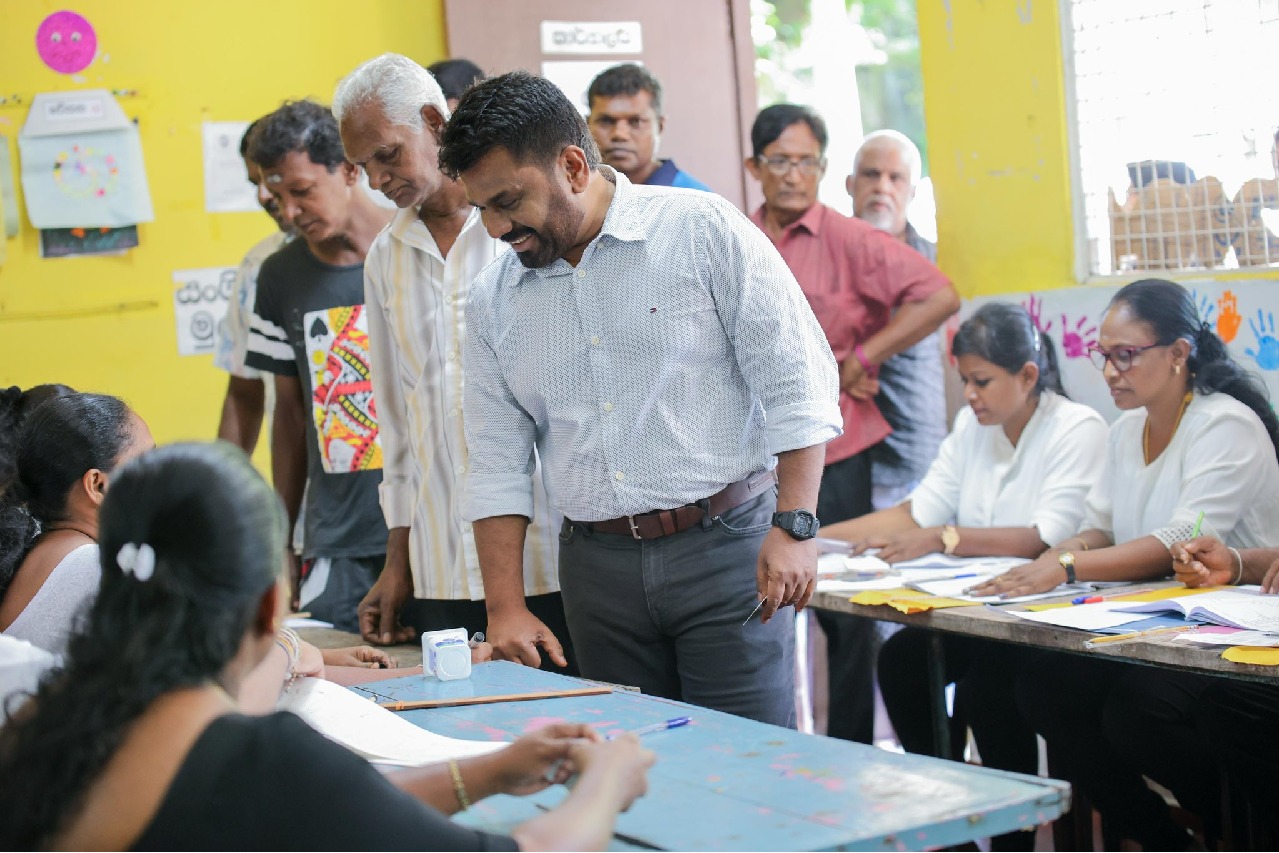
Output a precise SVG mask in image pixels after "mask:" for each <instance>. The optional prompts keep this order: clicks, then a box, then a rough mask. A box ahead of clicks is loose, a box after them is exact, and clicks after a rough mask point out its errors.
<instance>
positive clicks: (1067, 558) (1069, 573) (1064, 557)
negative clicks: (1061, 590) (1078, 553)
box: [1057, 551, 1075, 583]
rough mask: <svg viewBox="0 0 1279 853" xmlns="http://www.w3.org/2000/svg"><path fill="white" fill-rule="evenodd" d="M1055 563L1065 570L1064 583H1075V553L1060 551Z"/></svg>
mask: <svg viewBox="0 0 1279 853" xmlns="http://www.w3.org/2000/svg"><path fill="white" fill-rule="evenodd" d="M1057 565H1059V566H1061V567H1062V568H1063V569H1065V570H1066V583H1075V555H1074V554H1072V553H1071V552H1069V551H1062V552H1061V553H1060V554H1058V555H1057Z"/></svg>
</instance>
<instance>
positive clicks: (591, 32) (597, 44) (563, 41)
mask: <svg viewBox="0 0 1279 853" xmlns="http://www.w3.org/2000/svg"><path fill="white" fill-rule="evenodd" d="M643 52H644V40H643V32H642V29H641V27H640V24H639V21H543V22H542V53H592V54H600V53H616V54H636V53H643Z"/></svg>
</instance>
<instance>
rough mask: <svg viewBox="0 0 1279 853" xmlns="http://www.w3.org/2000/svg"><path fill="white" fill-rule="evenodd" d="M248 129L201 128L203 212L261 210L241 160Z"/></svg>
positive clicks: (212, 124)
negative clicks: (243, 140) (202, 146)
mask: <svg viewBox="0 0 1279 853" xmlns="http://www.w3.org/2000/svg"><path fill="white" fill-rule="evenodd" d="M248 129H249V123H248V122H247V121H206V122H204V124H202V125H201V126H200V130H201V135H202V136H203V137H204V209H205V210H207V211H208V212H209V213H252V212H254V211H258V210H261V209H262V208H261V206H260V205H259V204H258V190H257V187H256V186H254V185H253V184H252V183H251V182H250V181H249V173H248V170H246V169H245V168H244V160H243V159H242V158H241V157H240V139H241V138H242V137H243V136H244V132H245V131H246V130H248ZM379 195H381V193H379Z"/></svg>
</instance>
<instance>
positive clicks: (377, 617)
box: [356, 553, 416, 646]
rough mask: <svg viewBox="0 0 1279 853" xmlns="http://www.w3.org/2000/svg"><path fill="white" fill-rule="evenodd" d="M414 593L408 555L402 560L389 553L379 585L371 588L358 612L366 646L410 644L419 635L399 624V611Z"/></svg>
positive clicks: (402, 557) (401, 557) (401, 556)
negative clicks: (372, 644) (374, 644)
mask: <svg viewBox="0 0 1279 853" xmlns="http://www.w3.org/2000/svg"><path fill="white" fill-rule="evenodd" d="M412 594H413V577H412V574H411V573H410V571H409V563H408V555H407V554H402V555H400V557H399V558H397V557H395V556H393V555H392V554H391V553H388V554H387V557H386V565H385V566H383V567H382V574H380V575H378V579H377V582H376V583H374V584H373V586H372V587H371V588H370V589H369V591H368V593H367V594H366V595H365V596H364V600H363V601H361V602H360V606H359V607H358V608H357V610H356V612H357V613H358V614H359V618H360V636H362V637H363V638H364V641H365V642H366V643H376V644H377V645H380V646H390V645H394V644H396V643H407V642H408V641H409V640H412V639H413V636H414V634H415V633H416V632H415V631H414V630H413V629H412V628H406V627H404V626H402V625H401V624H400V608H401V607H403V606H404V602H406V601H408V600H409V597H410V596H411V595H412Z"/></svg>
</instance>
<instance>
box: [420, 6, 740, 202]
mask: <svg viewBox="0 0 1279 853" xmlns="http://www.w3.org/2000/svg"><path fill="white" fill-rule="evenodd" d="M445 16H446V19H447V22H448V41H449V52H450V53H451V54H452V55H453V56H464V57H466V58H467V59H470V60H471V61H473V62H475V63H477V64H479V65H480V67H482V68H483V69H484V70H485V71H486V72H488V73H489V74H501V73H504V72H506V71H512V70H515V69H517V68H522V69H524V70H526V71H530V72H532V73H534V74H541V73H542V70H543V63H545V62H555V63H561V62H571V63H581V65H578V66H576V68H574V66H563V65H561V66H558V68H559V72H560V77H561V78H564V77H565V76H566V75H565V72H567V76H569V77H571V76H572V73H573V72H574V71H575V70H576V71H578V72H579V76H580V77H582V78H583V79H587V81H588V82H589V76H590V73H591V72H592V71H593V69H595V68H600V69H602V68H603V67H605V65H611V64H615V63H618V62H641V63H643V64H644V66H645V67H646V68H648V69H649V70H650V71H651V72H653V74H654V75H656V77H657V79H658V80H660V81H661V83H662V96H663V112H664V113H665V115H666V131H665V133H663V134H662V141H661V148H660V150H659V151H658V155H659V156H661V157H672V158H674V159H675V162H676V163H678V164H679V166H680V168H681V169H683V170H684V171H686V172H688V173H689V174H691V175H693V176H694V177H696V178H698V179H699V180H701V181H702V182H703V183H706V184H708V185H709V186H710V187H711V188H712V189H714V190H715V191H716V192H718V193H720V194H721V195H723V196H724V197H725V198H727V199H729V200H730V201H732V202H733V203H734V204H736V205H737V206H738V207H743V208H744V207H745V203H746V201H747V198H748V196H747V181H746V175H745V173H744V171H743V169H742V160H743V159H744V158H745V157H746V155H747V153H748V152H749V150H750V123H751V122H752V121H753V120H754V118H755V77H754V56H755V50H754V46H753V45H752V44H751V37H750V8H749V0H644V2H642V3H640V2H634V0H532V2H530V0H445ZM543 21H561V22H580V23H591V24H594V23H602V22H635V23H638V24H639V42H640V48H641V49H640V51H639V52H638V53H636V52H625V53H620V52H612V51H613V50H617V49H618V48H620V49H622V50H629V49H633V46H634V42H633V41H632V40H631V38H630V36H631V34H633V32H634V31H633V30H628V31H627V33H626V35H625V36H623V37H622V38H621V39H594V38H584V39H582V44H583V45H584V46H583V47H582V48H581V50H582V52H573V53H558V52H543V49H542V48H543V44H542V22H543ZM619 42H622V43H620V44H619ZM592 44H598V45H601V47H600V49H599V50H593V49H592V48H591V45H592ZM610 48H611V49H610ZM587 63H590V64H587ZM600 63H603V64H600ZM552 77H553V79H554V75H552ZM557 82H558V80H557ZM583 107H585V105H584V104H583ZM750 189H751V191H752V193H754V194H753V195H752V196H750V198H751V199H752V200H756V199H758V195H757V190H756V188H755V187H754V185H753V184H752V185H751V186H750Z"/></svg>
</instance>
